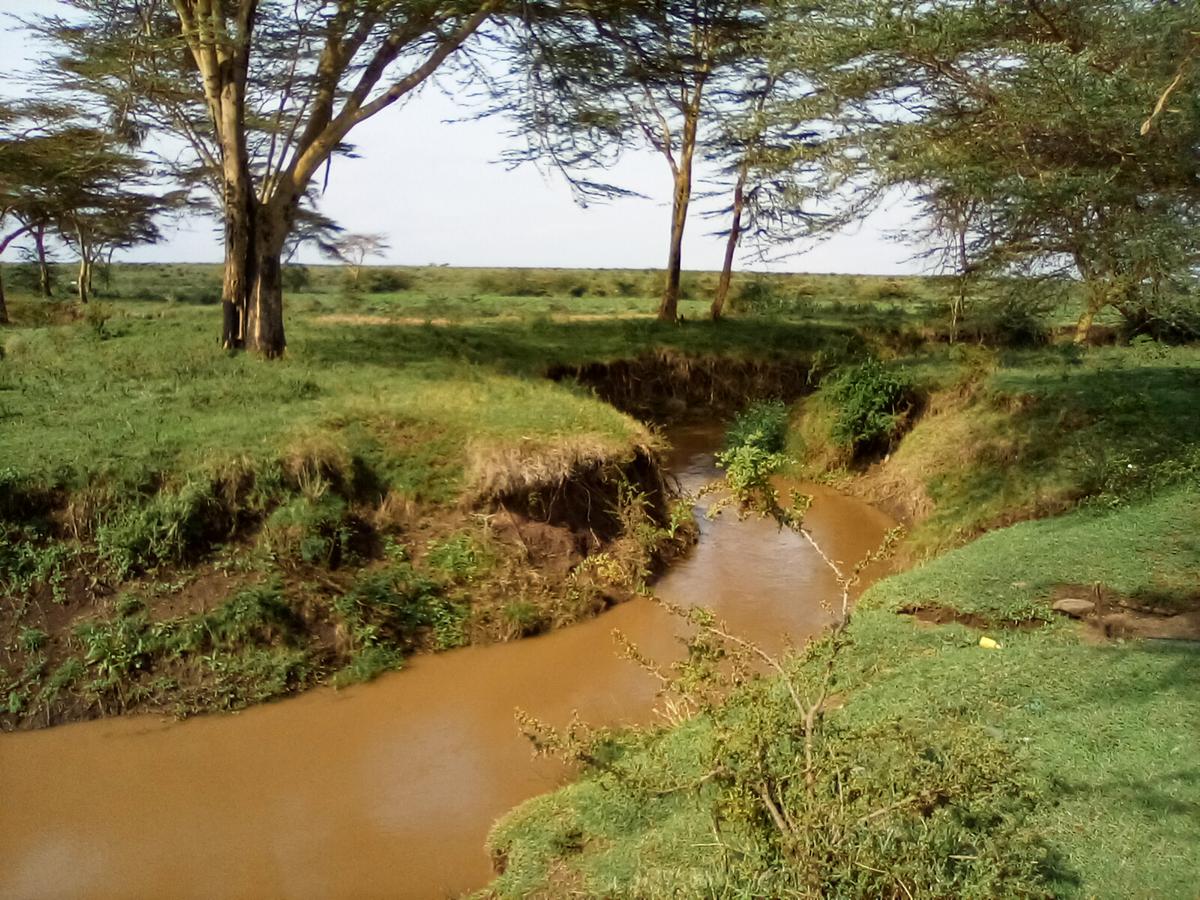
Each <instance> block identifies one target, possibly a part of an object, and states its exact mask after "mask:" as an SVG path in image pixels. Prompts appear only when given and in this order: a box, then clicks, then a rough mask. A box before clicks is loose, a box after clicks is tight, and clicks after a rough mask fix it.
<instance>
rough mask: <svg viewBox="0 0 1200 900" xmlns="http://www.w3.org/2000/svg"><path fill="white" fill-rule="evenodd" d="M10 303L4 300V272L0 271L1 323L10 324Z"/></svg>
mask: <svg viewBox="0 0 1200 900" xmlns="http://www.w3.org/2000/svg"><path fill="white" fill-rule="evenodd" d="M9 321H10V320H9V318H8V303H7V302H5V300H4V272H3V271H0V325H7V324H9Z"/></svg>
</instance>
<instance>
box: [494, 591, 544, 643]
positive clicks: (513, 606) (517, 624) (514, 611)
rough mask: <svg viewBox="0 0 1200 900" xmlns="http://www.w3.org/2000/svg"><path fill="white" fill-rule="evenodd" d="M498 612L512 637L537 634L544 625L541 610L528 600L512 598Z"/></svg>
mask: <svg viewBox="0 0 1200 900" xmlns="http://www.w3.org/2000/svg"><path fill="white" fill-rule="evenodd" d="M500 614H501V616H502V617H503V618H504V623H505V624H506V625H507V626H508V627H509V629H510V630H511V632H512V634H513V636H514V637H526V636H528V635H531V634H537V633H538V632H540V631H543V630H544V629H545V627H546V619H545V616H544V615H542V611H541V610H540V609H538V607H537V605H536V604H534V603H530V602H529V601H528V600H512V601H510V602H508V603H506V604H505V606H504V609H503V610H502V611H501V613H500Z"/></svg>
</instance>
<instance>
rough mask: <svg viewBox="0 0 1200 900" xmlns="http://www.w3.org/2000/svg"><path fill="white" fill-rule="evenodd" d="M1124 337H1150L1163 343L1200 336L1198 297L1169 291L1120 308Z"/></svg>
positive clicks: (1181, 342) (1179, 341) (1126, 338)
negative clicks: (1145, 300)
mask: <svg viewBox="0 0 1200 900" xmlns="http://www.w3.org/2000/svg"><path fill="white" fill-rule="evenodd" d="M1121 317H1122V323H1121V335H1122V337H1124V338H1125V340H1132V339H1133V338H1136V337H1145V338H1151V339H1153V340H1156V341H1161V342H1163V343H1165V344H1184V343H1189V342H1192V341H1198V340H1200V297H1198V296H1197V295H1195V294H1169V295H1164V296H1161V297H1155V298H1152V299H1150V300H1149V301H1147V302H1144V303H1139V304H1136V305H1134V306H1129V307H1125V308H1123V309H1122V310H1121Z"/></svg>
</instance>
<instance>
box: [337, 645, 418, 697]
mask: <svg viewBox="0 0 1200 900" xmlns="http://www.w3.org/2000/svg"><path fill="white" fill-rule="evenodd" d="M403 666H404V654H403V653H401V652H400V651H399V650H397V649H395V648H394V647H376V646H370V647H363V648H362V649H361V650H359V651H358V652H357V653H355V654H354V655H353V656H352V657H350V663H349V664H348V665H347V666H346V667H345V668H344V669H342V670H341V671H340V672H338V673H337V674H336V675H334V676H333V684H334V687H348V686H350V685H352V684H361V683H363V682H367V681H372V680H374V679H375V678H377V677H378V676H380V675H382V674H383V673H384V672H395V671H396V670H397V669H400V668H402V667H403Z"/></svg>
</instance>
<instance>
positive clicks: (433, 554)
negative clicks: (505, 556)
mask: <svg viewBox="0 0 1200 900" xmlns="http://www.w3.org/2000/svg"><path fill="white" fill-rule="evenodd" d="M426 562H427V563H428V564H429V566H430V567H431V568H433V569H437V570H439V571H440V572H442V573H443V574H445V575H446V577H448V578H450V579H451V580H454V581H470V580H471V579H472V578H475V577H476V576H477V575H479V574H480V572H482V571H484V570H485V569H486V568H487V565H488V563H489V562H490V560H489V559H488V556H487V554H486V553H485V552H484V551H483V549H482V548H481V547H480V546H479V545H478V543H477V542H476V541H475V539H474V538H472V537H471V536H470V535H469V534H456V535H454V536H453V537H449V538H447V539H446V540H444V541H437V542H434V543H432V544H430V545H429V556H428V557H427V558H426Z"/></svg>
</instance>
